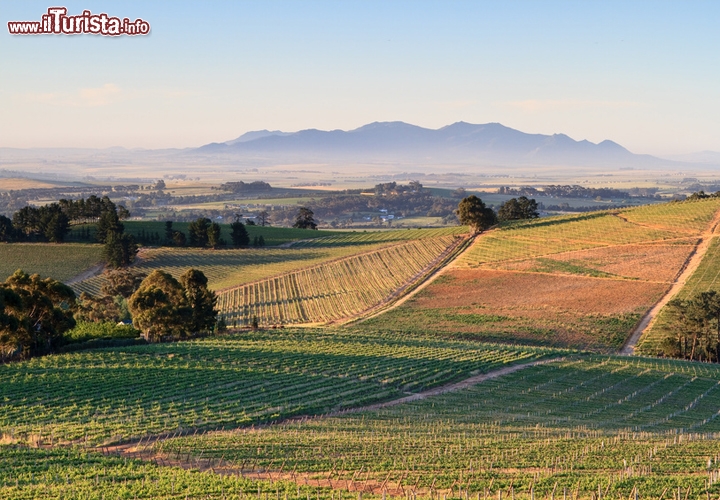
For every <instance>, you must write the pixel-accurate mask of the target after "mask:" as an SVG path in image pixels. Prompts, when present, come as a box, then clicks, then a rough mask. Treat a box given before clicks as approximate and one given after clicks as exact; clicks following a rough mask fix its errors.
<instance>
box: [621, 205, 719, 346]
mask: <svg viewBox="0 0 720 500" xmlns="http://www.w3.org/2000/svg"><path fill="white" fill-rule="evenodd" d="M718 224H720V211H718V212H717V213H716V214H715V217H714V218H713V220H712V222H711V223H710V226H708V228H707V229H706V230H705V232H703V233H702V234H701V235H700V238H699V239H698V242H697V244H696V245H695V249H694V250H693V252H692V253H691V254H690V255H689V256H688V258H687V260H686V261H685V265H684V266H683V268H682V269H681V270H680V273H679V274H678V276H677V277H676V278H675V281H674V282H673V284H672V285H671V286H670V288H669V289H668V291H667V292H665V295H663V296H662V297H661V298H660V300H659V301H657V302H656V303H655V305H654V306H652V307H651V308H650V310H649V311H648V312H646V313H645V315H644V316H643V317H642V319H641V320H640V323H638V325H637V326H636V327H635V329H634V330H633V331H632V333H631V334H630V336H629V337H628V339H627V340H626V341H625V344H624V345H623V346H622V348H621V349H620V351H619V353H620V354H622V355H623V356H630V355H632V354H634V352H635V346H636V345H637V343H638V341H639V340H640V338H641V337H642V335H643V333H645V332H646V331H647V330H649V329H650V327H652V325H653V323H654V322H655V320H656V319H657V316H658V314H659V313H660V310H661V309H662V308H663V307H665V305H666V304H667V303H668V302H670V301H671V300H672V299H673V297H675V295H677V293H678V292H679V291H680V290H681V289H682V287H683V286H685V283H686V282H687V280H688V278H690V276H692V275H693V273H694V272H695V270H696V269H697V268H698V266H699V265H700V262H702V259H703V257H704V256H705V253H706V252H707V250H708V248H709V247H710V243H711V242H712V239H713V233H714V232H715V229H716V228H717V226H718Z"/></svg>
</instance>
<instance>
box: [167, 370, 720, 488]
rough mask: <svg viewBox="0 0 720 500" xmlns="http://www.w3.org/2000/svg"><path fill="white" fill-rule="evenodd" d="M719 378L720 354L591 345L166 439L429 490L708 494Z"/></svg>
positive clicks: (188, 448) (189, 448)
mask: <svg viewBox="0 0 720 500" xmlns="http://www.w3.org/2000/svg"><path fill="white" fill-rule="evenodd" d="M718 380H720V367H718V366H707V365H701V364H698V363H684V362H674V361H667V360H652V359H629V358H618V357H605V358H600V357H590V358H582V357H581V358H576V359H567V360H565V361H558V362H554V363H551V364H546V365H541V366H536V367H531V368H526V369H524V370H521V371H518V372H515V373H513V374H510V375H507V376H504V377H501V378H498V379H494V380H490V381H487V382H484V383H482V384H480V385H476V386H473V387H470V388H468V389H463V390H460V391H457V392H454V393H448V394H444V395H439V396H433V397H430V398H427V399H425V400H421V401H416V402H410V403H404V404H401V405H397V406H393V407H389V408H384V409H380V410H374V411H365V412H360V413H353V414H348V415H343V416H335V417H331V418H323V419H314V420H309V421H305V422H290V423H284V424H280V425H275V426H271V427H268V428H266V429H263V430H261V431H258V432H224V433H223V432H220V433H210V434H206V435H204V436H194V437H183V438H176V439H170V440H167V441H162V442H160V443H158V444H157V445H156V450H157V451H160V452H163V453H165V454H169V455H171V456H172V454H173V453H178V452H182V453H188V452H191V453H192V454H194V455H195V456H198V455H200V454H202V455H203V456H204V457H221V456H222V457H224V459H225V460H231V461H233V462H236V463H246V464H251V463H252V464H254V467H256V468H258V469H264V468H271V469H272V468H273V467H274V466H275V467H276V466H277V464H279V463H284V466H285V467H286V468H287V469H293V470H296V471H297V472H298V473H307V474H308V475H310V477H321V476H325V477H332V478H333V479H334V480H335V481H336V482H338V483H340V484H342V480H343V479H344V480H348V481H351V480H353V479H354V480H357V479H358V478H362V480H363V481H366V482H367V481H372V480H375V481H376V482H377V483H380V482H383V481H385V482H386V483H385V484H386V485H387V484H392V485H393V486H387V487H388V488H389V489H390V488H392V489H393V490H395V489H396V488H397V486H396V484H397V483H401V484H402V485H403V487H404V488H405V489H406V490H417V491H418V492H419V493H418V495H419V496H424V497H427V496H428V495H429V494H431V490H434V491H435V492H436V496H437V495H439V494H440V492H442V493H443V495H447V496H448V497H453V498H467V496H470V497H471V498H475V497H476V495H478V494H481V495H488V494H489V495H490V498H496V497H497V498H500V496H507V497H508V498H509V497H510V495H511V494H512V495H514V496H520V497H522V498H528V497H529V496H530V490H531V488H532V489H533V490H534V494H535V495H538V496H539V497H540V498H544V497H546V496H549V495H550V494H551V492H552V491H553V490H555V495H557V496H559V495H562V494H563V491H565V492H566V494H567V495H575V496H576V497H577V496H579V497H580V498H590V497H591V495H593V492H595V493H597V491H598V488H600V491H601V493H602V496H607V497H608V498H627V497H628V496H629V495H631V493H632V491H633V488H634V487H637V488H638V491H639V496H640V497H641V498H659V497H660V496H661V494H663V491H664V490H665V488H668V490H670V491H671V492H670V493H668V490H665V495H666V498H667V497H668V495H672V490H675V489H676V488H678V487H680V488H681V490H682V495H683V496H685V495H686V494H687V495H688V496H687V498H693V499H695V498H700V497H702V498H704V495H705V490H706V487H707V481H708V480H711V485H710V487H709V488H708V492H709V493H710V494H711V495H713V496H715V495H717V494H720V484H712V483H713V482H714V481H716V480H717V477H718V467H720V464H719V463H718V461H719V460H720V455H719V451H720V449H719V448H718V444H717V439H718V437H720V418H717V417H718V416H719V415H720V412H718V410H717V409H718V407H720V383H719V382H718ZM360 471H362V472H360ZM388 478H389V479H388ZM511 488H512V493H511ZM688 488H689V490H688ZM398 494H401V495H402V493H398ZM466 495H467V496H466ZM499 495H500V496H499ZM557 496H556V498H557Z"/></svg>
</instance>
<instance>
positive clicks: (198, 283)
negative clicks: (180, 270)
mask: <svg viewBox="0 0 720 500" xmlns="http://www.w3.org/2000/svg"><path fill="white" fill-rule="evenodd" d="M207 283H208V280H207V278H206V277H205V275H204V274H203V272H202V271H198V270H197V269H188V270H187V272H186V273H185V274H183V275H182V276H181V277H180V284H181V285H182V287H183V291H184V294H185V301H186V304H187V306H188V307H189V308H190V323H189V328H190V331H191V332H193V333H200V332H205V331H210V330H212V328H213V327H214V326H215V319H216V317H217V311H216V310H215V303H216V302H217V297H216V296H215V292H212V291H210V290H208V287H207Z"/></svg>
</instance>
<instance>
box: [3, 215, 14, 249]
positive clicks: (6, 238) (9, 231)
mask: <svg viewBox="0 0 720 500" xmlns="http://www.w3.org/2000/svg"><path fill="white" fill-rule="evenodd" d="M14 236H15V229H14V228H13V224H12V220H10V219H9V218H7V217H5V216H4V215H0V242H6V243H7V242H10V241H13V239H14Z"/></svg>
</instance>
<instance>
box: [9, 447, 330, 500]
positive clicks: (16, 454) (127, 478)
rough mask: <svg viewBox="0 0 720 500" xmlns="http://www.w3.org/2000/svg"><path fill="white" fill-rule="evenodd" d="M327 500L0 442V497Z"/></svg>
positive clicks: (277, 487) (282, 488)
mask: <svg viewBox="0 0 720 500" xmlns="http://www.w3.org/2000/svg"><path fill="white" fill-rule="evenodd" d="M267 495H271V496H272V498H276V497H278V496H279V495H282V497H283V498H290V499H293V500H306V499H307V498H308V497H309V496H310V495H312V498H320V497H322V498H330V497H329V495H328V492H327V491H323V490H318V489H317V488H311V487H306V486H303V487H300V486H298V485H296V484H294V483H289V482H287V481H281V482H278V481H275V482H271V481H252V480H249V479H244V478H242V477H238V476H227V475H220V474H215V473H213V472H211V471H207V472H199V471H198V470H184V469H182V468H180V467H163V466H160V465H157V464H155V463H147V462H144V461H141V460H127V459H123V458H118V457H114V456H103V455H102V454H100V453H92V452H86V451H83V450H77V449H51V450H48V449H33V448H27V447H24V446H13V445H0V497H2V498H8V499H10V498H11V499H13V500H24V499H28V500H29V499H48V500H50V499H58V498H62V499H77V500H88V499H91V500H102V499H105V498H107V499H111V498H113V499H114V498H126V499H135V498H148V499H158V498H160V499H184V498H202V499H207V498H214V499H229V498H232V499H236V498H247V499H249V498H253V499H254V500H261V499H262V498H266V497H267Z"/></svg>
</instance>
